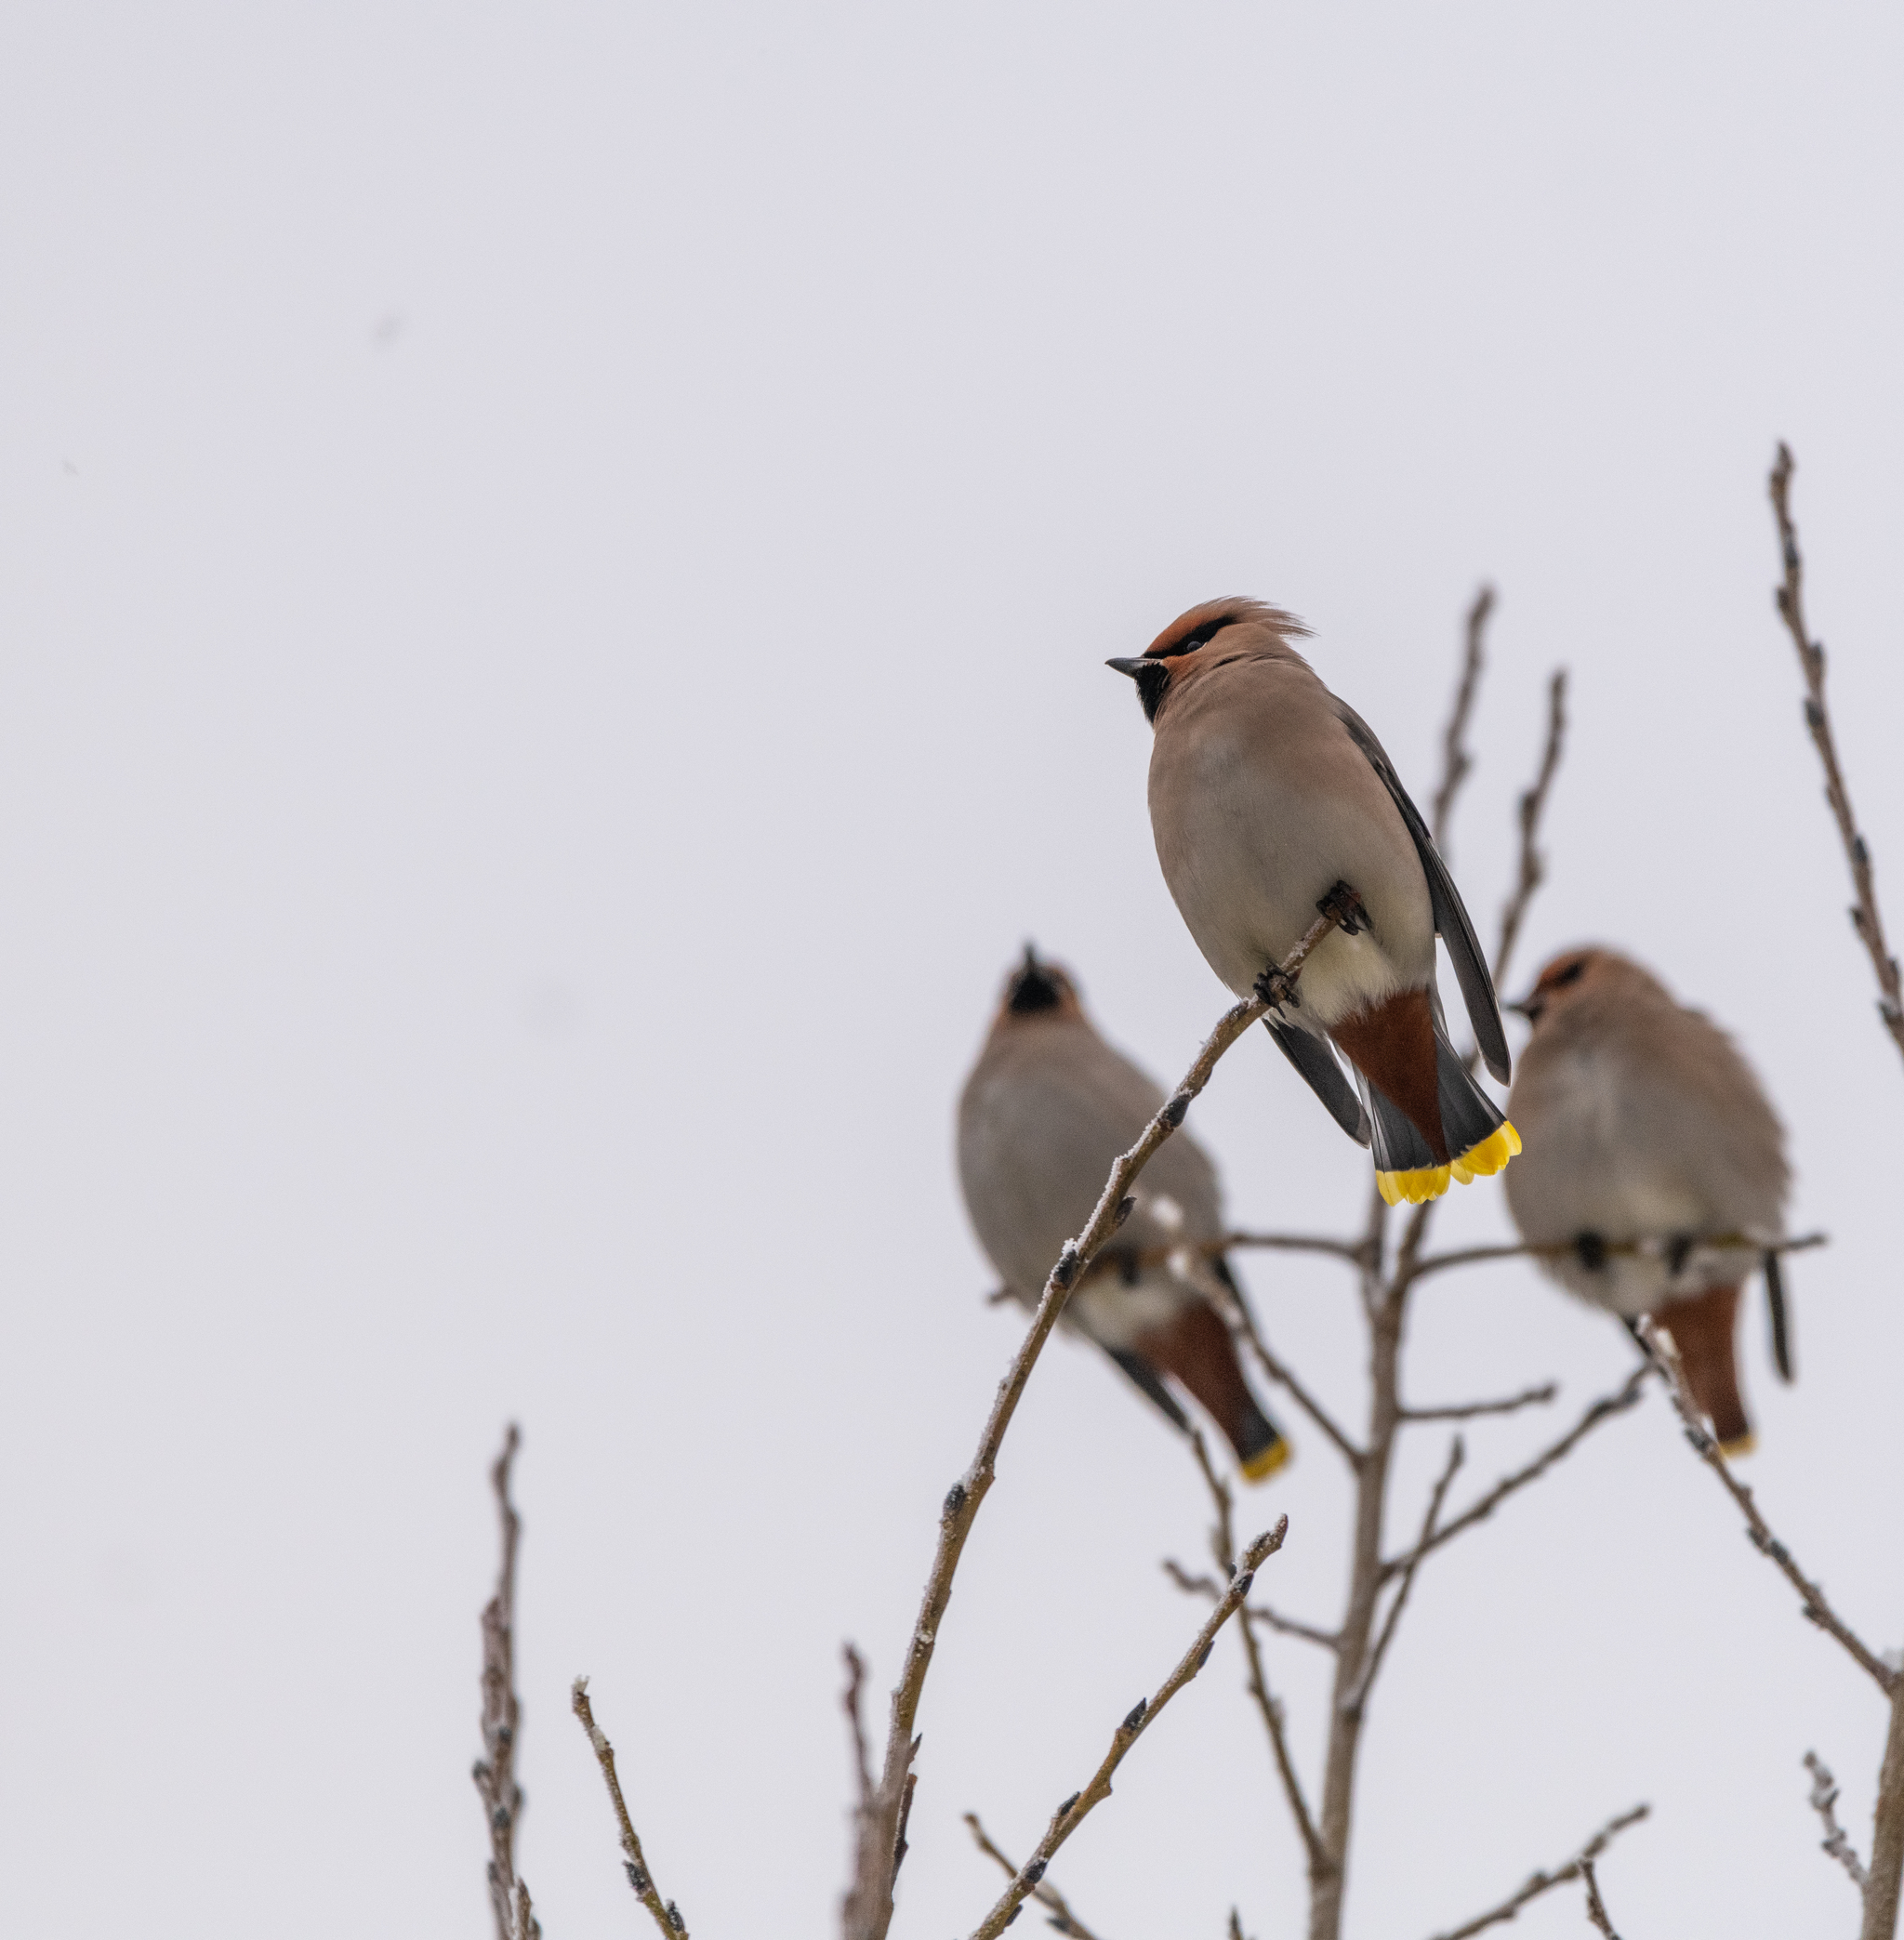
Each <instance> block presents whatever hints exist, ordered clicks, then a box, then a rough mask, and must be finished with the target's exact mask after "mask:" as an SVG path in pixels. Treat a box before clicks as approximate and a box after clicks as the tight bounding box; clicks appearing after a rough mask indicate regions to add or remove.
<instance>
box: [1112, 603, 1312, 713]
mask: <svg viewBox="0 0 1904 1940" xmlns="http://www.w3.org/2000/svg"><path fill="white" fill-rule="evenodd" d="M1219 636H1221V637H1222V640H1221V644H1222V648H1223V655H1227V653H1229V651H1230V650H1231V649H1233V648H1241V649H1242V650H1244V651H1245V652H1250V651H1254V652H1257V653H1264V652H1274V651H1275V650H1276V649H1277V648H1279V647H1280V648H1285V649H1287V647H1288V643H1289V641H1290V640H1306V639H1307V638H1308V637H1309V629H1308V627H1305V626H1303V624H1302V621H1301V620H1299V619H1297V618H1296V617H1295V615H1294V614H1287V613H1284V612H1283V611H1282V609H1281V608H1280V607H1276V606H1265V605H1264V604H1263V601H1262V600H1248V599H1243V598H1240V597H1239V598H1235V599H1229V600H1205V601H1204V603H1203V604H1202V605H1201V606H1193V607H1192V608H1191V609H1190V611H1189V612H1188V613H1185V614H1178V615H1177V617H1176V618H1175V619H1174V620H1172V621H1171V622H1170V625H1169V626H1168V627H1165V628H1164V630H1163V631H1162V632H1161V633H1159V634H1158V635H1157V638H1156V639H1155V640H1152V641H1151V643H1150V644H1149V646H1147V647H1146V648H1144V652H1143V653H1142V654H1141V655H1140V656H1139V657H1138V658H1137V659H1135V660H1107V661H1105V662H1104V665H1105V666H1114V667H1116V668H1117V671H1118V672H1119V673H1120V674H1128V675H1129V676H1130V677H1131V680H1135V681H1136V682H1137V697H1138V699H1139V700H1140V701H1142V702H1143V703H1144V719H1146V720H1149V721H1155V720H1156V719H1157V709H1158V708H1159V707H1160V706H1163V703H1164V697H1165V695H1166V694H1167V693H1169V692H1170V688H1171V686H1172V685H1173V684H1174V683H1176V682H1178V681H1181V680H1185V679H1188V678H1189V677H1190V676H1191V675H1192V674H1194V673H1195V672H1197V671H1199V670H1200V669H1201V668H1203V667H1204V666H1211V665H1214V664H1215V660H1216V659H1217V658H1218V657H1222V656H1219V655H1206V654H1205V653H1204V651H1203V650H1204V649H1205V648H1206V647H1208V646H1210V644H1211V643H1212V641H1216V640H1218V638H1219Z"/></svg>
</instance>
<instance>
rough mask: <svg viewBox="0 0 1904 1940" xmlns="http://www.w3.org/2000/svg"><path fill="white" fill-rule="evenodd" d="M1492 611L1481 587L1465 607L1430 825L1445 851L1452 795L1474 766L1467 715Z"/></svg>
mask: <svg viewBox="0 0 1904 1940" xmlns="http://www.w3.org/2000/svg"><path fill="white" fill-rule="evenodd" d="M1493 611H1494V588H1493V587H1491V586H1484V587H1481V589H1480V590H1479V591H1478V592H1477V593H1475V595H1474V604H1473V605H1472V606H1471V607H1469V608H1468V623H1467V648H1466V652H1465V653H1463V654H1462V655H1461V679H1460V680H1459V681H1457V682H1456V684H1455V690H1454V706H1452V707H1451V708H1450V709H1449V710H1448V726H1447V727H1446V728H1444V729H1443V730H1442V734H1441V785H1440V787H1438V788H1437V789H1436V790H1435V813H1434V815H1433V817H1432V819H1431V821H1430V826H1431V827H1432V828H1433V830H1434V832H1435V847H1436V848H1437V849H1439V850H1440V851H1442V853H1443V854H1444V855H1445V854H1446V853H1447V852H1448V823H1449V821H1450V819H1451V818H1452V816H1453V814H1454V801H1455V797H1456V796H1457V795H1459V794H1460V793H1461V784H1462V783H1463V782H1464V781H1466V780H1467V778H1468V772H1469V770H1470V769H1472V768H1473V767H1474V757H1473V756H1472V755H1470V754H1469V753H1468V746H1467V737H1468V717H1469V716H1470V715H1472V714H1473V713H1474V691H1475V689H1476V688H1478V687H1479V686H1480V684H1481V666H1482V662H1483V660H1484V659H1485V658H1486V656H1485V654H1484V653H1483V652H1482V644H1483V641H1484V640H1485V638H1486V636H1487V631H1488V614H1491V613H1492V612H1493Z"/></svg>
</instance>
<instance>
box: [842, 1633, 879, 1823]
mask: <svg viewBox="0 0 1904 1940" xmlns="http://www.w3.org/2000/svg"><path fill="white" fill-rule="evenodd" d="M840 1656H842V1657H843V1658H844V1659H845V1661H846V1689H845V1691H844V1692H843V1693H842V1694H841V1696H840V1704H841V1706H842V1708H843V1709H845V1712H846V1724H847V1729H848V1730H849V1731H851V1732H852V1734H853V1775H854V1776H855V1777H856V1778H857V1779H858V1781H859V1803H860V1810H861V1811H862V1812H864V1811H865V1810H866V1806H867V1805H868V1804H869V1803H871V1801H872V1796H873V1765H872V1757H871V1754H870V1753H869V1752H868V1751H867V1749H866V1720H865V1719H864V1718H863V1717H862V1716H861V1715H860V1703H859V1700H860V1693H861V1691H862V1690H863V1689H864V1688H865V1686H866V1664H865V1661H864V1660H863V1659H862V1658H861V1656H860V1654H859V1652H858V1651H856V1650H855V1649H853V1645H852V1644H850V1643H842V1644H841V1645H840Z"/></svg>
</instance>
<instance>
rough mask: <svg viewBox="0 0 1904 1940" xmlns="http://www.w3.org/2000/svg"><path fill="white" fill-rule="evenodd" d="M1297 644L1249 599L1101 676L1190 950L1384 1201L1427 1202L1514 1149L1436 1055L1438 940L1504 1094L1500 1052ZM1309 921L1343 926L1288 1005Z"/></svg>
mask: <svg viewBox="0 0 1904 1940" xmlns="http://www.w3.org/2000/svg"><path fill="white" fill-rule="evenodd" d="M1308 630H1309V629H1308V628H1307V627H1304V626H1303V625H1302V622H1301V621H1299V620H1296V619H1293V618H1291V617H1290V615H1289V614H1286V613H1280V612H1278V611H1277V610H1276V608H1275V607H1273V606H1264V605H1263V604H1261V603H1260V602H1259V601H1257V600H1211V601H1210V604H1209V605H1207V606H1195V607H1192V608H1191V610H1190V611H1189V612H1188V613H1186V614H1183V617H1182V618H1181V619H1178V620H1176V621H1175V622H1173V623H1172V624H1171V625H1170V626H1169V627H1166V628H1165V629H1164V631H1163V632H1162V633H1160V634H1159V635H1158V636H1157V639H1156V640H1153V641H1152V642H1151V644H1150V646H1149V647H1148V649H1146V651H1145V652H1144V654H1143V656H1142V657H1141V658H1139V659H1135V660H1113V661H1111V662H1110V663H1109V665H1110V666H1114V667H1116V668H1117V671H1118V672H1119V673H1121V674H1128V675H1130V676H1131V679H1132V680H1135V681H1136V683H1137V692H1138V695H1139V697H1140V698H1141V699H1142V701H1143V703H1144V714H1145V716H1146V717H1147V718H1148V719H1149V720H1150V722H1151V725H1152V727H1153V728H1154V729H1155V730H1156V738H1155V740H1154V741H1153V743H1152V746H1151V755H1150V825H1151V830H1152V833H1153V834H1154V835H1155V836H1156V838H1157V860H1158V861H1159V862H1161V863H1162V864H1163V870H1164V880H1165V881H1166V882H1167V883H1168V884H1169V885H1170V894H1171V895H1172V896H1173V897H1175V898H1176V903H1177V907H1178V909H1179V910H1180V911H1181V912H1182V913H1183V920H1184V922H1185V923H1187V924H1188V925H1189V928H1190V934H1191V935H1192V936H1193V937H1194V938H1196V940H1197V948H1198V949H1200V950H1201V951H1202V952H1203V954H1204V957H1206V958H1207V959H1208V961H1209V963H1210V968H1211V969H1212V970H1215V972H1216V973H1217V975H1218V976H1219V977H1221V978H1222V979H1223V982H1224V983H1227V984H1228V985H1229V987H1230V988H1231V989H1232V990H1233V991H1235V992H1236V995H1237V996H1247V995H1249V994H1250V992H1252V991H1253V992H1255V993H1256V995H1258V996H1261V997H1263V998H1264V999H1265V1000H1266V1001H1268V1002H1270V1003H1272V1004H1276V1005H1277V1006H1278V1009H1277V1010H1276V1015H1274V1016H1272V1017H1267V1018H1265V1019H1264V1020H1263V1022H1264V1023H1266V1024H1267V1025H1268V1027H1269V1031H1270V1035H1271V1036H1273V1037H1275V1039H1276V1042H1277V1044H1279V1045H1280V1046H1281V1047H1282V1049H1283V1050H1284V1052H1285V1053H1286V1054H1287V1055H1288V1057H1289V1062H1290V1063H1292V1064H1293V1065H1294V1066H1295V1067H1296V1069H1297V1070H1298V1071H1299V1072H1300V1073H1301V1074H1302V1076H1303V1078H1304V1079H1305V1080H1306V1081H1307V1082H1308V1084H1309V1086H1310V1088H1311V1089H1313V1090H1314V1091H1315V1093H1316V1096H1317V1097H1318V1098H1320V1099H1321V1101H1322V1102H1323V1103H1324V1104H1325V1105H1327V1106H1328V1107H1329V1111H1330V1112H1331V1113H1332V1114H1333V1115H1334V1116H1335V1120H1336V1122H1337V1123H1338V1124H1339V1125H1340V1126H1341V1127H1342V1129H1343V1130H1344V1131H1346V1132H1347V1133H1348V1134H1349V1136H1350V1137H1351V1138H1353V1139H1355V1140H1357V1141H1359V1142H1361V1143H1363V1144H1365V1145H1367V1144H1369V1143H1371V1142H1372V1144H1373V1146H1374V1156H1375V1178H1376V1182H1377V1183H1378V1184H1379V1185H1380V1186H1381V1188H1382V1197H1383V1198H1385V1199H1386V1200H1387V1201H1388V1203H1389V1204H1390V1205H1391V1206H1394V1205H1397V1204H1399V1203H1400V1202H1401V1201H1402V1200H1405V1199H1406V1200H1408V1201H1409V1202H1411V1203H1412V1202H1416V1201H1420V1200H1422V1199H1434V1198H1438V1197H1439V1196H1440V1195H1441V1194H1443V1193H1445V1192H1446V1191H1447V1190H1448V1180H1449V1178H1450V1177H1452V1178H1455V1179H1458V1180H1460V1181H1461V1182H1462V1183H1463V1184H1465V1183H1466V1182H1467V1181H1470V1180H1472V1179H1474V1178H1476V1177H1481V1176H1485V1175H1486V1174H1488V1173H1492V1172H1498V1171H1500V1170H1501V1167H1503V1166H1504V1165H1506V1164H1507V1162H1508V1160H1509V1159H1510V1158H1512V1157H1513V1156H1514V1154H1515V1153H1516V1152H1518V1151H1519V1150H1520V1140H1519V1138H1518V1136H1517V1135H1516V1134H1515V1131H1514V1127H1513V1126H1512V1125H1510V1124H1508V1123H1507V1121H1506V1120H1505V1119H1504V1118H1503V1117H1502V1115H1501V1111H1500V1109H1499V1108H1498V1107H1497V1106H1496V1105H1495V1104H1494V1102H1493V1101H1492V1100H1491V1099H1489V1098H1488V1094H1487V1093H1486V1092H1485V1091H1483V1090H1482V1089H1481V1088H1480V1087H1479V1086H1478V1085H1477V1084H1476V1083H1475V1082H1474V1078H1473V1077H1472V1076H1470V1075H1469V1073H1468V1069H1467V1066H1466V1065H1465V1064H1464V1063H1463V1062H1462V1061H1461V1058H1460V1057H1459V1056H1458V1055H1457V1053H1456V1052H1455V1049H1454V1048H1453V1046H1452V1045H1451V1044H1449V1042H1448V1029H1447V1026H1446V1024H1445V1023H1444V1022H1443V1020H1442V1014H1441V1001H1440V998H1439V996H1437V995H1436V992H1435V935H1436V933H1437V932H1439V934H1440V936H1441V937H1442V939H1443V941H1444V942H1445V943H1446V944H1447V945H1448V957H1449V959H1450V960H1451V962H1452V963H1453V965H1454V972H1455V976H1456V979H1457V980H1458V981H1459V983H1460V984H1461V996H1462V997H1463V998H1464V999H1465V1001H1466V1004H1467V1010H1468V1017H1469V1020H1470V1022H1471V1023H1473V1025H1474V1036H1475V1040H1476V1042H1477V1043H1478V1044H1479V1046H1480V1049H1481V1055H1482V1057H1483V1058H1484V1059H1485V1060H1486V1061H1487V1064H1488V1070H1489V1071H1491V1072H1492V1073H1493V1074H1494V1076H1496V1077H1497V1078H1499V1079H1500V1080H1501V1082H1502V1083H1503V1084H1505V1083H1506V1082H1507V1076H1508V1068H1509V1067H1508V1055H1507V1036H1506V1034H1505V1033H1504V1032H1503V1031H1502V1029H1501V1009H1500V1006H1499V1004H1498V1003H1497V1002H1496V1000H1495V996H1494V982H1493V979H1492V978H1491V977H1490V976H1489V975H1488V961H1487V958H1486V957H1483V956H1482V954H1481V946H1480V944H1478V943H1477V942H1476V941H1475V938H1474V926H1473V925H1472V924H1471V923H1470V922H1469V921H1468V915H1467V911H1466V910H1465V909H1463V908H1462V907H1461V895H1460V893H1459V892H1458V891H1457V890H1456V889H1455V886H1454V880H1453V878H1451V877H1450V876H1449V875H1448V865H1447V864H1445V863H1444V862H1443V861H1442V859H1441V856H1440V853H1439V851H1437V850H1436V849H1435V842H1434V838H1432V837H1431V836H1430V835H1429V833H1428V825H1427V824H1426V823H1424V822H1423V821H1422V820H1421V814H1420V813H1419V812H1418V811H1417V810H1416V808H1415V805H1414V803H1413V802H1412V801H1410V800H1409V799H1408V792H1407V790H1406V789H1404V788H1403V786H1402V785H1401V781H1400V778H1399V777H1398V776H1397V775H1396V773H1395V765H1394V763H1393V762H1391V761H1390V760H1389V759H1388V757H1387V755H1385V754H1384V753H1383V752H1382V744H1381V743H1380V742H1379V741H1377V740H1376V738H1375V736H1374V735H1373V734H1372V733H1371V732H1369V728H1368V726H1367V724H1366V723H1365V722H1364V721H1363V720H1362V719H1361V717H1360V716H1359V715H1358V714H1356V713H1355V710H1354V709H1353V708H1352V707H1350V706H1347V705H1346V704H1345V703H1343V702H1342V701H1339V700H1338V699H1337V698H1336V697H1335V695H1334V694H1332V693H1329V689H1328V688H1326V687H1325V686H1324V685H1323V684H1322V682H1321V681H1320V680H1317V678H1316V675H1315V673H1314V672H1313V671H1312V670H1311V668H1310V666H1309V663H1308V662H1307V661H1306V660H1304V659H1303V658H1302V655H1301V654H1300V653H1297V651H1296V649H1295V647H1294V646H1293V645H1292V644H1291V641H1293V640H1302V639H1305V638H1306V637H1307V635H1308ZM1347 891H1354V896H1353V898H1351V897H1350V896H1349V895H1348V894H1347V893H1346V892H1347ZM1318 910H1320V911H1327V912H1329V914H1333V915H1337V916H1339V917H1341V918H1342V923H1341V927H1340V928H1339V929H1337V930H1333V931H1331V932H1330V933H1329V935H1328V936H1326V937H1325V938H1324V939H1323V940H1322V942H1321V943H1320V944H1317V945H1316V950H1315V952H1314V953H1313V954H1312V955H1311V957H1310V958H1309V960H1308V962H1307V963H1306V964H1305V965H1304V966H1303V969H1302V981H1301V984H1300V986H1299V987H1297V988H1294V989H1292V988H1291V987H1290V985H1289V981H1288V980H1287V979H1286V978H1284V977H1283V976H1282V974H1281V972H1280V971H1279V970H1278V969H1277V965H1278V964H1279V963H1280V961H1281V959H1282V958H1283V957H1286V956H1287V955H1288V954H1289V951H1290V950H1291V949H1292V948H1293V947H1294V946H1295V944H1297V943H1298V942H1299V941H1300V940H1301V938H1302V934H1303V932H1304V931H1305V930H1307V929H1308V928H1309V927H1310V925H1311V924H1312V923H1314V922H1315V920H1316V912H1317V911H1318ZM1338 1051H1339V1052H1341V1053H1342V1056H1343V1057H1344V1058H1346V1059H1347V1060H1348V1063H1349V1068H1350V1070H1351V1072H1353V1074H1354V1077H1355V1083H1354V1087H1353V1089H1352V1088H1351V1085H1350V1081H1349V1079H1348V1078H1347V1077H1345V1076H1343V1074H1342V1066H1341V1065H1340V1064H1339V1063H1338V1062H1336V1053H1337V1052H1338ZM1357 1093H1359V1094H1360V1102H1359V1104H1358V1102H1357Z"/></svg>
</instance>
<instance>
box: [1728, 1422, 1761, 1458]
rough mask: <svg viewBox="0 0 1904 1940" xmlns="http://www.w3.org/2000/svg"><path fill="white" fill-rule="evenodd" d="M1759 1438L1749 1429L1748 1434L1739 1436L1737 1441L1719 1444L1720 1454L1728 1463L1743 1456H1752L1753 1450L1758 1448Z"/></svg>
mask: <svg viewBox="0 0 1904 1940" xmlns="http://www.w3.org/2000/svg"><path fill="white" fill-rule="evenodd" d="M1758 1445H1759V1438H1758V1436H1757V1435H1755V1434H1753V1433H1752V1430H1751V1429H1749V1428H1748V1429H1747V1430H1746V1432H1744V1433H1743V1434H1742V1435H1740V1436H1739V1437H1738V1438H1737V1439H1736V1440H1734V1441H1730V1442H1721V1443H1720V1444H1719V1453H1720V1454H1721V1455H1723V1456H1724V1457H1725V1458H1726V1460H1727V1461H1737V1460H1738V1459H1739V1457H1740V1456H1741V1455H1750V1454H1751V1453H1752V1450H1753V1449H1754V1448H1756V1447H1757V1446H1758Z"/></svg>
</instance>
